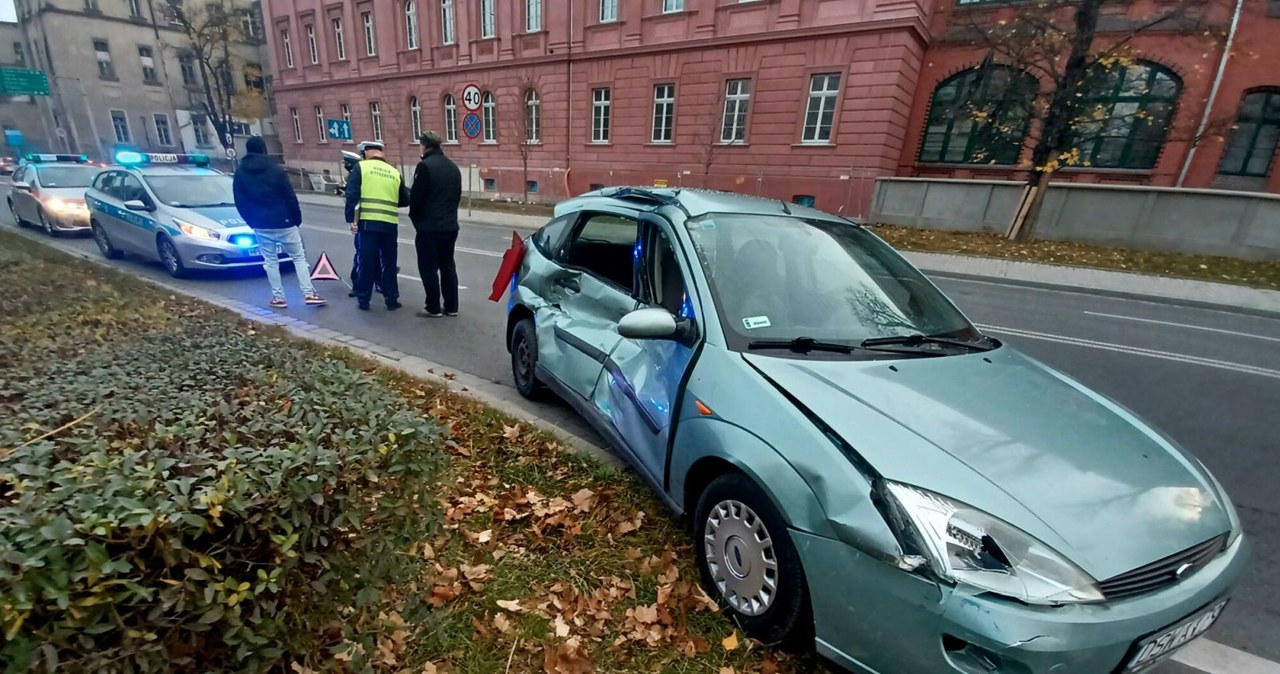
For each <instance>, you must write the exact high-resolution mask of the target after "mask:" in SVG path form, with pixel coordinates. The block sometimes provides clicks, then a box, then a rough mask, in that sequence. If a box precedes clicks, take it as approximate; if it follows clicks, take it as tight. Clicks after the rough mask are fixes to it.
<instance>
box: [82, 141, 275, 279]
mask: <svg viewBox="0 0 1280 674" xmlns="http://www.w3.org/2000/svg"><path fill="white" fill-rule="evenodd" d="M116 162H117V163H116V165H115V166H111V167H108V168H107V169H105V170H104V171H102V173H100V174H99V175H98V177H97V178H96V179H95V180H94V181H93V185H92V186H91V187H90V188H89V190H88V191H87V192H86V193H85V202H86V203H87V204H88V206H89V215H90V226H91V227H92V229H93V238H94V240H95V241H97V243H98V249H99V250H101V251H102V254H103V256H105V257H108V258H112V259H114V258H119V257H121V256H122V255H123V254H125V253H131V254H134V255H138V256H140V257H143V258H147V259H151V260H156V261H159V262H160V263H161V264H163V265H164V268H165V270H167V271H168V272H169V274H170V275H172V276H175V277H182V276H185V275H187V274H188V273H189V272H191V271H197V270H214V269H235V268H241V267H256V266H260V265H261V264H262V251H260V250H259V247H258V240H257V237H256V236H254V233H253V230H252V229H251V228H250V227H249V226H248V225H247V224H245V222H244V220H243V219H241V217H240V214H239V212H238V211H236V206H235V201H234V198H233V196H232V190H231V176H229V175H227V174H225V173H222V172H221V171H217V170H214V169H212V168H209V159H208V157H205V156H203V155H181V154H145V153H140V152H129V151H126V152H119V153H117V154H116ZM267 253H268V254H272V255H276V256H277V257H280V258H281V259H282V261H287V260H288V256H286V255H284V254H283V251H281V250H279V249H278V248H277V249H273V250H270V251H267Z"/></svg>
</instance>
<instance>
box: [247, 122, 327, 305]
mask: <svg viewBox="0 0 1280 674" xmlns="http://www.w3.org/2000/svg"><path fill="white" fill-rule="evenodd" d="M244 149H245V156H244V159H243V160H241V161H240V167H239V168H237V169H236V175H235V178H234V179H233V181H232V190H233V192H234V194H235V200H236V210H237V211H239V212H240V217H241V218H243V219H244V221H245V222H246V223H248V225H249V226H250V227H252V228H253V233H254V235H255V236H256V237H257V239H258V248H259V249H260V250H261V251H262V267H263V269H265V270H266V272H267V280H268V281H269V282H270V283H271V302H270V306H272V307H274V308H277V309H283V308H284V307H287V306H289V303H288V301H287V300H285V297H284V285H283V284H282V283H281V282H280V257H279V256H278V255H277V254H276V246H277V245H279V246H280V247H281V248H283V249H284V251H285V252H286V253H287V254H288V255H289V259H290V260H293V271H294V276H296V277H297V278H298V287H299V288H301V289H302V297H303V300H304V301H305V302H306V303H307V304H308V305H311V306H320V305H323V304H325V300H324V298H322V297H320V294H319V293H317V292H316V289H315V287H314V286H312V285H311V276H310V270H311V266H310V265H308V264H307V252H306V250H305V249H304V248H303V246H302V233H301V232H300V231H299V229H298V228H299V226H301V225H302V208H301V207H300V206H299V205H298V195H297V194H294V192H293V184H292V183H290V182H289V176H287V175H285V172H284V169H283V168H281V167H280V165H279V164H277V163H276V162H274V161H272V159H271V158H270V157H268V156H267V144H266V143H265V142H263V140H262V138H260V137H258V136H254V137H252V138H250V139H249V140H248V141H247V142H245V146H244Z"/></svg>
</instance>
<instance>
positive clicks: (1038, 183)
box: [1008, 152, 1058, 243]
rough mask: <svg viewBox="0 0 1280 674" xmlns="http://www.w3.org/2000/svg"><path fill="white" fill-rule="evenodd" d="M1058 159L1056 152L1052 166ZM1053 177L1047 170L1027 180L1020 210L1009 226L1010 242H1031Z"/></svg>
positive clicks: (1019, 206)
mask: <svg viewBox="0 0 1280 674" xmlns="http://www.w3.org/2000/svg"><path fill="white" fill-rule="evenodd" d="M1057 159H1058V154H1057V153H1056V152H1055V153H1053V155H1052V157H1051V158H1050V164H1052V163H1053V162H1056V161H1057ZM1052 176H1053V170H1052V169H1051V168H1047V169H1045V170H1043V171H1041V170H1037V171H1034V172H1033V173H1032V174H1031V178H1030V179H1029V180H1027V186H1026V190H1025V192H1024V193H1023V195H1022V200H1021V201H1020V202H1019V203H1018V210H1017V211H1016V212H1015V213H1014V215H1013V223H1012V224H1011V225H1010V226H1009V232H1008V238H1009V239H1010V240H1013V241H1018V242H1020V243H1025V242H1027V241H1030V240H1031V235H1032V233H1033V232H1034V231H1035V225H1036V223H1037V222H1039V220H1040V211H1041V210H1042V209H1043V208H1044V195H1045V194H1046V193H1047V192H1048V191H1049V179H1050V178H1051V177H1052Z"/></svg>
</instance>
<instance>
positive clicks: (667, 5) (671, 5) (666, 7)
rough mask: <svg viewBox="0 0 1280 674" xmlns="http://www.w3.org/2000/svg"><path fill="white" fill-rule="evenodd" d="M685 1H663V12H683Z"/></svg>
mask: <svg viewBox="0 0 1280 674" xmlns="http://www.w3.org/2000/svg"><path fill="white" fill-rule="evenodd" d="M683 11H684V0H662V12H663V13H664V14H669V13H671V12H683Z"/></svg>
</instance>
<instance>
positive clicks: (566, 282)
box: [556, 276, 582, 293]
mask: <svg viewBox="0 0 1280 674" xmlns="http://www.w3.org/2000/svg"><path fill="white" fill-rule="evenodd" d="M556 285H558V286H560V287H561V288H564V289H565V290H568V291H571V292H575V293H576V292H581V291H582V285H581V284H580V283H578V279H577V278H576V277H573V276H565V277H563V278H558V279H556Z"/></svg>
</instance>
